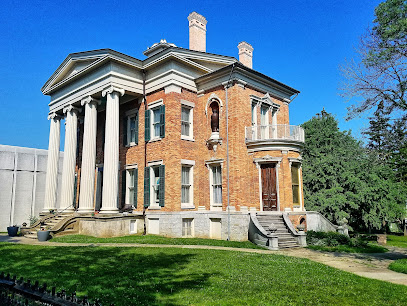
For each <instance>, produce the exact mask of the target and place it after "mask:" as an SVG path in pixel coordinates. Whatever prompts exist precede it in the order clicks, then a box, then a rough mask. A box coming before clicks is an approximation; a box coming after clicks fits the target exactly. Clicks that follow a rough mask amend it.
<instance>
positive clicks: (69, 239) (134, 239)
mask: <svg viewBox="0 0 407 306" xmlns="http://www.w3.org/2000/svg"><path fill="white" fill-rule="evenodd" d="M52 242H66V243H141V244H170V245H210V246H224V247H233V248H247V249H263V248H262V247H259V246H257V245H255V244H254V243H251V242H250V241H226V240H215V239H200V238H167V237H162V236H156V235H145V236H142V235H130V236H123V237H114V238H97V237H92V236H85V235H67V236H61V237H55V238H53V239H52Z"/></svg>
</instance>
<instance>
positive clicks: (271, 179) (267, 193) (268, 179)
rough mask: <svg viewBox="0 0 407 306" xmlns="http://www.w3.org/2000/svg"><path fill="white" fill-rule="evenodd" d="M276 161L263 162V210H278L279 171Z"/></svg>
mask: <svg viewBox="0 0 407 306" xmlns="http://www.w3.org/2000/svg"><path fill="white" fill-rule="evenodd" d="M276 165H277V164H276V163H268V164H262V165H261V166H260V168H261V197H262V203H263V211H277V210H278V207H277V175H276V174H277V171H276Z"/></svg>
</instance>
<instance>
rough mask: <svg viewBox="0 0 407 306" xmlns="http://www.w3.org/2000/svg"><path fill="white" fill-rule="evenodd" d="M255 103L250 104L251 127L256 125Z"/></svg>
mask: <svg viewBox="0 0 407 306" xmlns="http://www.w3.org/2000/svg"><path fill="white" fill-rule="evenodd" d="M256 110H257V108H256V103H252V125H257V113H256Z"/></svg>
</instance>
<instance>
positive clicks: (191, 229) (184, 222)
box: [181, 218, 195, 238]
mask: <svg viewBox="0 0 407 306" xmlns="http://www.w3.org/2000/svg"><path fill="white" fill-rule="evenodd" d="M194 223H195V222H194V218H182V221H181V236H182V238H193V237H195V229H194ZM185 225H189V226H185ZM185 231H187V233H185ZM188 232H189V234H188Z"/></svg>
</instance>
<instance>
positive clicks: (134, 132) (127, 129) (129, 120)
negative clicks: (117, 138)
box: [123, 111, 138, 146]
mask: <svg viewBox="0 0 407 306" xmlns="http://www.w3.org/2000/svg"><path fill="white" fill-rule="evenodd" d="M137 144H138V112H136V111H130V112H127V113H126V117H124V119H123V146H134V145H137Z"/></svg>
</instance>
